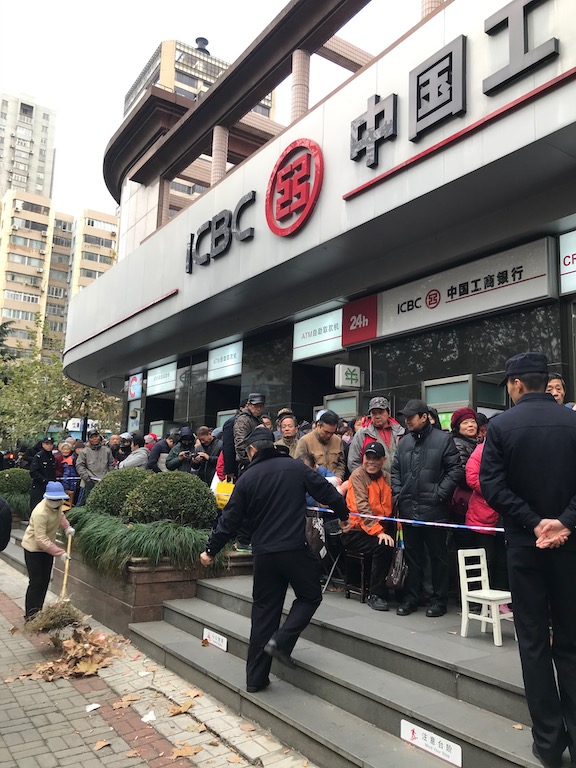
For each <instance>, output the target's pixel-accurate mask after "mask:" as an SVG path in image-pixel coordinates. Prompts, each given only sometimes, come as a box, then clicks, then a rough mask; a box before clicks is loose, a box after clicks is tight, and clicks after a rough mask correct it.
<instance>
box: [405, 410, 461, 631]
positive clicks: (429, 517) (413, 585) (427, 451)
mask: <svg viewBox="0 0 576 768" xmlns="http://www.w3.org/2000/svg"><path fill="white" fill-rule="evenodd" d="M399 413H400V415H401V416H402V415H403V416H404V418H405V420H406V427H407V429H408V431H409V433H410V434H408V435H407V436H406V437H403V438H402V440H400V442H399V443H398V448H397V449H396V455H395V456H394V461H393V463H392V494H393V496H394V502H395V503H396V504H397V505H398V512H399V517H402V518H404V519H407V520H419V521H423V522H431V523H440V522H444V523H445V522H448V520H449V517H450V515H449V511H448V503H449V501H450V499H451V498H452V494H453V493H454V489H455V488H456V486H457V485H458V484H459V483H460V482H461V481H462V479H463V478H464V470H463V469H462V464H461V462H460V455H459V454H458V449H457V448H456V445H455V444H454V440H453V439H452V438H451V437H450V435H449V434H447V433H446V432H442V431H440V430H438V429H434V428H433V427H432V424H431V423H430V420H429V418H428V416H429V413H428V406H427V405H426V403H425V402H424V401H423V400H409V401H408V402H407V403H406V406H405V408H404V410H403V411H400V412H399ZM403 530H404V542H405V545H406V561H407V564H408V576H407V578H406V583H405V585H404V595H403V599H402V603H401V604H400V605H399V606H398V608H397V610H396V613H397V614H398V615H399V616H408V615H410V614H411V613H413V612H414V611H415V610H416V609H417V607H418V599H419V597H420V583H421V581H422V566H423V563H424V548H426V549H427V550H428V553H429V555H430V561H431V564H432V589H433V592H432V599H431V603H430V607H429V608H428V609H427V611H426V616H428V617H432V618H434V617H437V616H443V615H444V614H445V613H446V610H447V608H446V603H447V600H448V546H447V544H446V530H445V529H444V528H436V527H434V526H428V525H421V524H416V525H411V524H408V525H405V526H404V529H403Z"/></svg>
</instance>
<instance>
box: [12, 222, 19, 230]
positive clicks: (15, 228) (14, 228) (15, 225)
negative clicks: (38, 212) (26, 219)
mask: <svg viewBox="0 0 576 768" xmlns="http://www.w3.org/2000/svg"><path fill="white" fill-rule="evenodd" d="M12 229H13V230H14V232H16V230H17V229H18V224H12Z"/></svg>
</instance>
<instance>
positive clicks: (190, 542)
mask: <svg viewBox="0 0 576 768" xmlns="http://www.w3.org/2000/svg"><path fill="white" fill-rule="evenodd" d="M209 533H210V532H209V531H207V530H198V529H196V528H189V527H188V526H184V525H179V524H178V523H174V522H172V521H170V520H162V521H160V522H157V523H135V524H134V525H133V526H132V527H131V528H130V531H129V534H128V537H127V541H126V542H125V546H126V547H129V550H130V554H131V556H132V557H145V558H147V559H148V562H149V564H150V566H151V567H152V568H154V567H156V566H157V565H158V563H159V562H160V561H161V560H162V558H168V559H169V561H170V564H171V565H173V566H174V567H175V568H193V567H195V566H196V565H198V560H199V557H200V553H201V552H203V551H204V549H205V547H206V543H207V541H208V536H209ZM125 551H126V550H125Z"/></svg>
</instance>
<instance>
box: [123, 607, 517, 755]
mask: <svg viewBox="0 0 576 768" xmlns="http://www.w3.org/2000/svg"><path fill="white" fill-rule="evenodd" d="M131 632H132V638H133V641H134V643H135V644H136V645H137V646H138V647H139V648H141V649H142V651H144V652H145V653H146V654H147V655H149V656H151V657H152V658H155V659H156V660H157V661H158V662H159V663H161V664H162V665H164V666H166V667H167V668H168V669H171V670H173V671H174V672H176V673H177V674H178V675H180V676H181V677H183V678H184V679H186V680H189V681H190V682H191V683H193V684H194V685H198V686H200V687H202V688H203V690H205V691H206V692H207V693H209V694H211V695H213V696H215V697H216V698H217V699H219V700H220V701H222V702H223V703H225V704H226V705H228V706H230V707H231V708H232V709H233V710H234V711H235V712H238V713H239V714H240V715H241V716H242V717H247V718H249V719H251V720H254V721H256V722H258V723H259V724H261V725H262V726H263V727H265V728H269V729H270V731H271V732H272V733H273V734H274V735H275V736H276V737H277V738H279V739H280V740H282V741H284V743H285V744H290V746H291V747H293V748H294V749H297V750H298V751H300V752H301V753H302V754H303V755H305V756H306V757H307V758H308V759H309V760H311V761H313V762H315V763H317V764H318V765H320V766H326V767H327V768H328V767H329V768H350V766H358V767H359V768H382V766H383V765H386V768H439V765H440V763H439V761H438V758H436V757H434V756H432V755H429V754H427V753H426V752H424V751H422V750H420V749H416V748H415V747H413V746H411V745H410V744H408V743H407V742H405V741H403V740H401V739H400V738H398V737H395V736H392V735H391V734H389V733H386V732H385V731H383V730H381V729H379V728H376V727H375V726H374V725H371V724H369V723H367V722H366V721H365V720H364V719H362V718H358V717H355V716H354V715H351V714H349V713H347V712H344V711H342V710H341V709H340V708H338V707H336V706H334V705H333V704H331V703H328V702H326V701H324V700H322V699H319V698H317V697H315V696H311V695H310V694H309V693H306V692H304V691H301V690H299V689H298V688H297V687H295V686H293V685H291V684H290V683H288V682H287V681H285V680H280V679H278V678H276V677H274V675H272V676H271V679H272V683H273V684H272V685H271V686H270V688H268V689H266V690H265V691H261V692H260V693H256V694H250V693H247V692H246V691H245V667H244V662H243V661H242V660H241V659H239V658H237V657H236V656H235V655H233V654H232V653H224V652H223V651H220V650H218V649H217V648H214V647H211V646H209V647H204V646H202V644H201V642H200V640H199V639H198V638H194V637H192V636H191V635H190V634H188V633H187V632H185V631H184V630H181V629H178V628H177V627H174V626H172V625H171V624H168V623H166V622H149V623H143V624H135V625H132V626H131ZM493 765H494V766H495V768H500V763H493ZM502 765H508V764H507V763H502ZM530 765H532V764H530Z"/></svg>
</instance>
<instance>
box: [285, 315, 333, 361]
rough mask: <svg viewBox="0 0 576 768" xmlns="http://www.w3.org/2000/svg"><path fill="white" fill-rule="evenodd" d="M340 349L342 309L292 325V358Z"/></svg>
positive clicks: (313, 355) (305, 357)
mask: <svg viewBox="0 0 576 768" xmlns="http://www.w3.org/2000/svg"><path fill="white" fill-rule="evenodd" d="M340 349H342V310H341V309H335V310H334V311H333V312H327V313H326V314H325V315H319V316H318V317H312V318H310V319H309V320H303V321H302V322H301V323H296V324H295V326H294V351H293V354H292V360H294V361H296V360H306V359H307V358H309V357H317V356H318V355H325V354H327V353H328V352H336V351H338V350H340Z"/></svg>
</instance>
